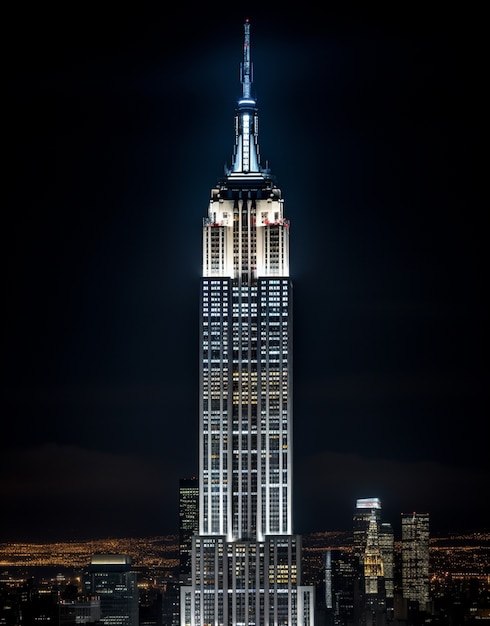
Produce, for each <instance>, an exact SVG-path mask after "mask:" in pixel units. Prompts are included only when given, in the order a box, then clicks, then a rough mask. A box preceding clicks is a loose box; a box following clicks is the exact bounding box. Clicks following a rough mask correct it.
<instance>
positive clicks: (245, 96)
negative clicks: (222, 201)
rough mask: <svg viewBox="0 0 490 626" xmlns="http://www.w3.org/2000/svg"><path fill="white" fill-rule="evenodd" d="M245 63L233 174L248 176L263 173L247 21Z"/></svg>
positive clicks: (241, 67) (241, 68)
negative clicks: (253, 93)
mask: <svg viewBox="0 0 490 626" xmlns="http://www.w3.org/2000/svg"><path fill="white" fill-rule="evenodd" d="M244 31H245V36H244V41H243V61H242V62H241V63H240V82H241V83H242V97H241V98H240V100H238V104H237V109H236V113H235V147H234V151H233V160H232V167H231V172H230V173H231V174H232V175H233V174H235V175H236V174H238V175H243V174H245V175H248V174H250V173H252V172H255V173H258V172H261V171H262V168H261V167H260V157H259V145H258V126H259V120H258V114H257V106H256V103H255V99H254V98H253V97H252V82H253V64H252V62H251V60H250V22H249V21H248V19H247V20H245V24H244Z"/></svg>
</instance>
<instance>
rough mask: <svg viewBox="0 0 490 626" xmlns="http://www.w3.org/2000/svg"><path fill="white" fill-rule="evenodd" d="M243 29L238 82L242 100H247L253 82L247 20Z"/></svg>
mask: <svg viewBox="0 0 490 626" xmlns="http://www.w3.org/2000/svg"><path fill="white" fill-rule="evenodd" d="M244 29H245V38H244V42H243V62H242V63H241V64H240V77H241V78H240V80H241V82H242V85H243V96H242V100H247V99H250V88H251V86H252V82H253V76H252V70H253V66H252V64H251V63H250V23H249V21H248V20H245V24H244ZM254 104H255V103H254Z"/></svg>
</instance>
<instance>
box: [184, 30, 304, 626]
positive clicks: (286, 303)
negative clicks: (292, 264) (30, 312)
mask: <svg viewBox="0 0 490 626" xmlns="http://www.w3.org/2000/svg"><path fill="white" fill-rule="evenodd" d="M244 31H245V33H244V34H245V36H244V45H243V61H242V63H241V83H242V96H241V98H240V99H239V100H238V103H237V108H236V113H235V144H234V151H233V157H232V163H231V167H230V168H229V170H228V171H227V172H226V175H225V177H224V178H223V179H221V180H220V181H218V184H217V185H216V186H215V187H214V188H213V189H212V190H211V198H210V202H209V208H208V215H207V217H206V218H205V219H204V223H203V239H202V245H203V269H202V280H201V315H200V396H199V397H200V420H199V423H200V432H199V441H200V450H199V467H200V472H199V534H197V535H195V536H194V537H193V544H192V575H191V578H192V580H191V584H190V585H185V586H183V587H182V588H181V624H182V626H204V625H208V624H212V625H213V626H239V625H240V626H241V625H243V626H280V625H287V626H311V625H313V623H314V591H313V588H311V587H305V586H303V585H302V583H301V538H300V537H299V536H297V535H294V534H293V520H292V501H291V500H292V469H293V468H292V458H293V456H292V443H293V441H292V417H293V416H292V322H293V317H292V284H291V279H290V276H289V233H290V230H289V221H288V220H287V219H286V217H285V214H284V201H283V198H282V193H281V190H280V189H279V188H278V187H277V185H276V184H275V181H274V178H273V177H272V175H271V173H270V171H269V170H268V169H266V168H263V167H262V166H261V160H260V154H259V144H258V112H257V106H256V101H255V99H254V97H253V94H252V78H253V71H252V63H251V55H250V24H249V23H248V21H246V22H245V25H244Z"/></svg>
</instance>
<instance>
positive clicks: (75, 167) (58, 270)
mask: <svg viewBox="0 0 490 626" xmlns="http://www.w3.org/2000/svg"><path fill="white" fill-rule="evenodd" d="M12 11H13V9H12ZM254 13H255V14H254ZM14 17H15V16H14ZM17 17H18V16H17ZM246 17H249V18H250V20H251V23H252V25H253V28H254V63H255V69H256V74H255V76H254V84H255V85H256V94H257V98H258V104H259V108H260V116H261V128H260V143H261V149H262V153H263V154H264V156H265V157H266V158H267V159H268V160H269V161H270V166H271V168H272V170H273V172H274V173H275V174H276V175H277V178H278V185H279V186H280V187H281V188H282V189H283V192H284V194H285V197H286V198H287V210H288V218H289V219H290V220H291V233H292V235H293V233H294V238H293V242H294V243H293V245H292V248H291V259H292V260H291V268H292V273H293V275H292V278H293V283H294V289H295V295H294V302H295V305H296V304H297V308H295V312H294V315H295V333H294V341H295V347H294V355H295V361H294V366H295V379H294V404H295V407H294V415H295V417H294V425H293V432H294V439H295V449H294V452H295V459H294V463H295V465H294V467H295V472H294V477H295V484H294V485H293V493H294V499H293V507H294V520H295V528H294V531H295V532H298V533H300V534H302V533H304V532H310V531H314V530H329V529H331V530H335V529H339V530H341V529H346V528H349V524H350V521H351V519H350V516H351V511H352V506H353V503H354V502H355V500H356V499H357V498H364V497H379V498H380V499H381V501H382V503H383V511H384V514H383V517H384V519H386V520H387V521H390V522H391V523H392V525H393V527H394V528H395V529H396V528H397V526H399V523H400V515H401V514H402V513H409V512H411V511H419V512H424V513H426V512H427V513H430V515H431V525H432V524H434V528H435V529H439V528H448V527H450V525H451V524H454V525H455V526H457V527H460V528H463V527H467V528H471V527H488V525H489V523H490V519H489V511H488V504H487V502H486V500H485V489H486V485H487V484H488V479H489V462H488V459H487V456H488V455H487V454H486V448H487V446H486V442H485V434H487V436H488V426H487V425H486V411H487V410H488V372H487V366H486V364H485V362H484V354H486V350H485V348H486V345H487V344H486V342H487V340H488V335H487V333H488V330H487V326H486V323H485V322H486V320H487V319H488V310H487V308H486V306H485V305H484V304H483V301H484V300H483V297H484V293H485V291H486V290H485V289H484V286H485V285H484V282H483V281H484V269H483V268H484V267H485V265H486V264H487V262H486V256H487V254H486V243H484V233H485V230H486V229H485V220H484V217H483V215H482V213H481V211H482V209H483V203H482V200H483V185H482V178H481V176H482V171H481V166H482V164H481V163H480V162H479V161H478V160H477V152H478V148H479V147H481V145H480V144H481V139H480V132H479V131H480V124H482V123H483V106H482V102H483V99H482V94H481V92H480V88H481V87H480V82H478V81H479V80H481V77H479V72H478V68H479V63H481V61H480V57H479V55H478V52H479V50H478V38H477V37H475V38H474V40H473V41H472V43H471V45H468V42H467V41H466V43H465V45H463V44H462V43H461V37H460V38H457V37H456V38H453V37H452V35H451V33H452V29H454V28H455V27H456V25H458V28H459V31H458V32H460V34H463V35H464V34H466V33H467V31H468V30H469V28H470V25H472V21H471V19H470V17H471V16H469V15H463V16H460V15H458V16H456V15H451V14H449V13H447V12H446V13H445V15H444V16H443V17H442V18H440V17H439V16H436V15H435V14H430V13H429V14H427V13H424V15H423V16H419V15H417V14H416V13H415V12H414V13H412V14H407V15H405V16H404V17H405V19H404V21H403V22H402V21H401V20H400V19H398V18H397V17H396V16H395V15H394V14H390V13H387V14H381V11H379V12H378V13H377V12H376V11H375V10H373V11H372V12H371V13H368V12H367V11H366V12H365V13H364V12H361V11H356V12H354V13H353V14H349V13H347V12H346V13H335V12H334V11H332V12H331V13H329V14H328V15H327V16H326V17H325V18H324V19H322V20H320V16H319V15H315V13H314V11H313V9H312V14H311V15H307V14H306V13H304V12H302V13H297V14H295V15H294V16H293V15H285V14H284V13H279V14H274V13H273V11H272V10H271V11H270V13H266V12H264V11H255V12H254V11H251V12H250V13H249V14H248V15H242V14H237V13H235V14H233V12H232V11H229V12H227V13H226V15H223V14H222V13H220V12H218V11H217V12H216V13H215V14H212V15H211V14H204V13H203V14H200V13H199V11H197V13H196V14H195V15H192V16H184V15H181V14H179V13H176V14H175V15H174V16H170V17H169V16H166V15H165V14H163V13H158V12H157V11H156V10H155V9H147V10H146V11H145V10H143V9H140V10H137V11H135V13H132V14H131V15H129V14H125V13H124V12H123V10H120V11H119V13H117V15H113V14H111V13H110V12H109V11H107V13H105V12H104V11H102V12H101V13H100V14H97V19H95V14H92V13H91V12H90V11H88V12H87V13H85V14H81V15H80V16H79V24H78V26H75V24H74V23H73V22H71V21H70V20H68V19H67V20H66V22H65V25H66V29H65V30H63V29H61V30H58V29H55V28H54V26H53V25H52V24H51V19H52V18H53V16H52V15H50V14H49V9H46V13H43V14H42V15H41V14H39V15H35V14H30V15H27V16H25V17H24V18H23V21H22V29H20V28H19V27H18V26H17V27H16V26H15V24H16V23H17V22H15V20H14V21H13V34H16V35H17V39H16V41H17V43H16V45H15V47H14V48H13V49H14V51H15V53H14V59H13V61H12V64H11V65H10V68H9V72H8V77H7V78H8V95H9V105H10V106H9V112H10V114H9V116H8V118H7V119H8V123H9V129H8V130H9V132H8V149H9V154H10V157H11V158H10V163H9V167H10V169H9V177H8V181H9V182H8V192H7V205H6V206H7V214H8V229H7V230H6V232H7V233H8V235H9V237H8V248H7V262H8V265H7V278H6V289H5V296H6V311H7V324H6V325H5V327H4V350H3V351H2V352H3V357H4V358H3V369H4V374H3V376H2V379H3V381H2V398H3V402H2V413H3V415H4V416H5V417H4V421H5V423H6V424H7V427H6V436H3V437H2V441H1V444H0V445H1V449H2V456H1V458H2V465H1V483H0V496H1V497H2V501H3V502H7V503H9V504H8V507H7V511H6V512H5V514H4V519H3V520H2V522H1V524H0V534H1V535H2V536H3V537H5V538H16V537H18V538H28V537H29V536H33V537H41V538H42V537H45V538H46V539H48V538H52V537H53V536H55V535H58V536H61V535H62V534H65V536H66V537H70V536H72V535H85V536H90V535H91V534H93V535H108V534H110V532H111V531H113V532H114V534H121V535H126V534H128V533H132V534H134V535H135V536H137V535H141V534H160V532H161V533H165V532H168V531H170V532H171V531H172V529H173V530H174V531H177V529H178V488H179V479H180V478H186V477H190V476H193V475H196V474H197V462H196V461H197V452H198V442H197V425H198V354H197V350H196V346H197V345H198V310H199V309H198V306H199V303H198V282H199V274H200V266H201V259H200V249H199V241H200V234H199V225H200V220H201V217H202V215H203V214H204V211H205V199H206V197H207V195H208V191H209V185H210V181H214V180H216V178H217V177H218V176H219V175H220V174H221V171H222V170H220V168H222V164H224V163H226V162H228V163H229V161H230V156H231V155H230V136H232V133H233V107H234V104H235V101H236V98H237V97H238V96H239V94H240V82H239V77H238V76H237V69H236V68H237V63H238V62H239V61H240V55H239V50H237V46H236V40H237V37H238V38H239V37H240V29H241V25H242V23H243V20H244V18H246ZM315 18H316V19H315ZM441 19H442V26H441V23H440V21H439V20H441ZM169 28H171V29H173V30H174V31H175V32H181V33H182V37H180V38H178V41H175V42H174V41H172V42H170V41H169V38H168V34H167V33H168V29H169ZM12 39H15V37H12ZM203 199H204V200H203ZM189 241H192V242H193V243H192V245H190V244H189ZM168 292H172V293H174V294H177V295H178V298H176V299H175V300H178V302H176V301H174V302H172V301H170V300H169V299H168V298H166V297H165V294H166V293H168ZM300 303H301V304H300ZM176 390H177V391H178V393H177V394H176V393H175V391H176ZM177 396H178V397H179V402H178V403H177V402H174V401H173V400H172V398H173V397H177ZM312 477H314V479H313V480H312ZM128 504H129V506H128ZM101 510H104V511H105V512H106V513H107V515H106V516H104V518H105V520H106V523H105V524H104V523H102V521H101V520H100V516H99V515H98V512H100V511H101ZM33 512H35V516H33ZM96 513H97V514H96ZM96 518H99V521H97V519H96ZM34 519H35V523H34ZM43 520H44V524H42V522H43Z"/></svg>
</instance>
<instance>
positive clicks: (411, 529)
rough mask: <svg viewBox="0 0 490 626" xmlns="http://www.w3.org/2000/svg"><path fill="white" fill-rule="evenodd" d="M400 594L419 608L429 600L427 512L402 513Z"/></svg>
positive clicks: (422, 608) (423, 606)
mask: <svg viewBox="0 0 490 626" xmlns="http://www.w3.org/2000/svg"><path fill="white" fill-rule="evenodd" d="M402 594H403V597H404V598H405V599H406V600H409V601H412V602H418V603H419V608H420V609H421V610H425V608H426V604H427V602H429V514H428V513H402Z"/></svg>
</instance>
